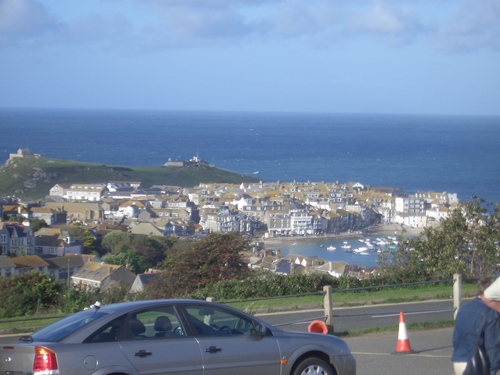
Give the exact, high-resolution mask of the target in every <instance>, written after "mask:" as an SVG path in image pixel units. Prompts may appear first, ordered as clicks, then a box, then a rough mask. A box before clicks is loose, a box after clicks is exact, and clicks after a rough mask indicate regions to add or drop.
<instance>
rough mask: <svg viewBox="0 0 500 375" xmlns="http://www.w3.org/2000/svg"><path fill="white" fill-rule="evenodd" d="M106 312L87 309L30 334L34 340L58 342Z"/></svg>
mask: <svg viewBox="0 0 500 375" xmlns="http://www.w3.org/2000/svg"><path fill="white" fill-rule="evenodd" d="M106 315H108V314H107V313H104V312H100V311H96V310H94V309H88V310H84V311H81V312H79V313H76V314H73V315H71V316H68V317H66V318H64V319H61V320H59V321H57V322H55V323H53V324H51V325H49V326H47V327H44V328H42V329H41V330H39V331H37V332H35V333H33V334H32V335H31V337H32V339H33V340H34V341H49V342H58V341H61V340H62V339H64V338H66V337H68V336H69V335H71V334H72V333H73V332H76V331H78V330H79V329H81V328H82V327H85V326H86V325H87V324H89V323H91V322H93V321H95V320H98V319H101V318H102V317H104V316H106Z"/></svg>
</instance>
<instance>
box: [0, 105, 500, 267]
mask: <svg viewBox="0 0 500 375" xmlns="http://www.w3.org/2000/svg"><path fill="white" fill-rule="evenodd" d="M19 148H29V149H30V151H31V152H32V153H37V154H41V155H43V156H46V157H53V158H59V159H71V160H79V161H88V162H96V163H102V164H108V165H123V166H153V165H163V164H164V163H165V162H166V161H167V160H168V159H182V160H185V159H189V158H191V157H193V156H198V157H200V158H201V159H203V160H206V161H208V162H209V163H211V164H215V165H216V166H217V167H219V168H223V169H227V170H230V171H234V172H238V173H242V174H247V175H252V176H254V177H258V178H260V179H262V180H263V181H278V180H279V181H293V180H295V181H326V182H333V181H338V182H340V183H344V182H354V181H356V182H361V183H362V184H365V185H371V186H378V187H398V188H402V189H403V190H405V191H406V192H408V193H415V192H417V191H418V190H423V191H439V192H450V193H457V194H458V197H459V199H461V200H469V199H470V198H471V196H472V195H476V196H478V197H480V198H483V199H485V200H487V201H491V202H500V188H499V187H500V117H487V116H484V117H480V116H435V115H433V116H423V115H380V114H376V115H373V114H372V115H370V114H329V113H258V112H255V113H254V112H175V111H137V110H134V111H132V110H130V111H126V110H120V111H118V110H107V111H106V110H56V109H0V162H1V163H3V162H4V161H6V160H7V159H8V157H9V154H10V153H15V152H16V151H17V149H19ZM0 178H1V177H0ZM320 245H324V248H326V247H327V246H329V243H328V240H318V241H317V242H309V243H308V245H305V244H302V245H299V244H296V245H290V248H284V249H282V250H283V252H284V253H296V254H297V253H298V254H302V255H318V254H319V255H321V254H323V255H325V256H324V257H325V259H327V260H336V259H335V258H336V257H339V256H340V254H339V252H341V251H342V250H341V249H340V246H339V244H338V243H337V246H336V247H337V250H336V251H335V252H331V253H330V252H327V251H326V250H325V249H324V248H321V247H320ZM292 246H294V247H292ZM304 246H307V248H305V247H304ZM333 246H335V245H333ZM342 252H343V251H342ZM328 254H330V255H328ZM346 256H347V257H356V262H354V263H357V264H365V265H367V266H369V265H372V263H375V259H376V256H374V255H370V256H365V257H364V258H363V256H361V255H359V254H355V255H346ZM342 257H343V256H342ZM349 262H351V261H350V260H349Z"/></svg>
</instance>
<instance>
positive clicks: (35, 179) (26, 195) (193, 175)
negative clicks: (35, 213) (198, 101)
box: [0, 155, 259, 200]
mask: <svg viewBox="0 0 500 375" xmlns="http://www.w3.org/2000/svg"><path fill="white" fill-rule="evenodd" d="M108 181H140V182H141V187H146V188H148V187H151V186H152V185H174V186H181V187H193V186H197V185H198V184H200V183H204V182H205V183H232V184H240V183H242V182H257V181H259V180H258V179H256V178H253V177H250V176H245V175H242V174H238V173H234V172H229V171H225V170H222V169H219V168H216V167H214V166H210V165H207V164H204V165H199V166H190V167H166V166H156V167H124V166H115V165H106V164H97V163H86V162H79V161H72V160H61V159H53V158H46V157H43V156H39V155H30V156H27V157H23V158H13V159H10V160H8V161H7V162H6V163H5V164H4V165H2V166H0V197H5V196H16V197H19V198H21V199H23V200H34V199H43V198H44V197H45V196H46V195H48V194H49V190H50V188H51V187H53V186H54V185H55V184H61V183H106V182H108Z"/></svg>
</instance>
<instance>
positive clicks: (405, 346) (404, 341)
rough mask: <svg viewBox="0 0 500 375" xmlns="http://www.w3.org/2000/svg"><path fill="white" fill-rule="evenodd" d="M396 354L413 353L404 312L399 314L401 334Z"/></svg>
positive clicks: (399, 334)
mask: <svg viewBox="0 0 500 375" xmlns="http://www.w3.org/2000/svg"><path fill="white" fill-rule="evenodd" d="M396 353H413V350H411V347H410V340H408V333H407V332H406V323H405V316H404V314H403V312H400V313H399V333H398V343H397V345H396Z"/></svg>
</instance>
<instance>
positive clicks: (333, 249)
mask: <svg viewBox="0 0 500 375" xmlns="http://www.w3.org/2000/svg"><path fill="white" fill-rule="evenodd" d="M326 249H327V250H328V251H335V250H336V249H337V248H336V247H333V246H328V247H327V248H326Z"/></svg>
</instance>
